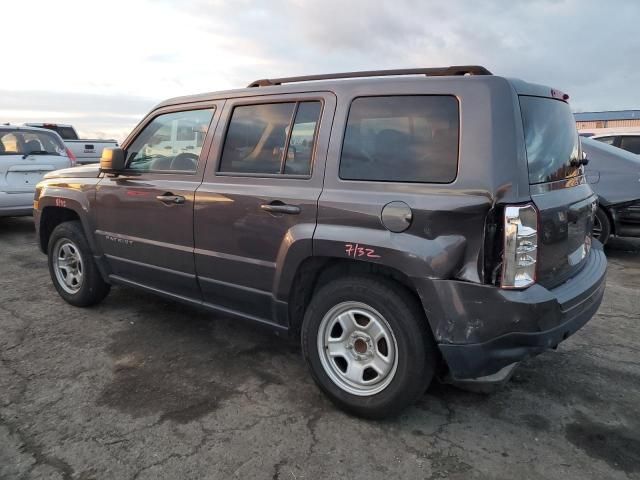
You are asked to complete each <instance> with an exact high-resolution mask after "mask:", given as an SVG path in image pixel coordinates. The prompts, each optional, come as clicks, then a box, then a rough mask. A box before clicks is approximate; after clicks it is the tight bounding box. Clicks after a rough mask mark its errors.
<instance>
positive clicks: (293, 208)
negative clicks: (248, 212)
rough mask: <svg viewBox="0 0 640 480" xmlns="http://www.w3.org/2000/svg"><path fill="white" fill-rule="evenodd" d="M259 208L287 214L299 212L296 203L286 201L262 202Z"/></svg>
mask: <svg viewBox="0 0 640 480" xmlns="http://www.w3.org/2000/svg"><path fill="white" fill-rule="evenodd" d="M260 208H261V209H262V210H264V211H265V212H269V213H287V214H289V215H298V214H299V213H300V207H298V206H297V205H287V204H286V203H282V202H280V201H278V202H272V203H263V204H262V205H260Z"/></svg>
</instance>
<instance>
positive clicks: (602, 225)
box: [593, 207, 611, 245]
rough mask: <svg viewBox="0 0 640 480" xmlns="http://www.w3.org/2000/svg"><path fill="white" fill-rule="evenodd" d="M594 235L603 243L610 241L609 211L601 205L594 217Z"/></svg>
mask: <svg viewBox="0 0 640 480" xmlns="http://www.w3.org/2000/svg"><path fill="white" fill-rule="evenodd" d="M593 236H594V237H596V238H597V239H598V240H600V242H601V243H602V244H603V245H605V244H606V243H607V242H608V241H609V237H610V236H611V222H610V221H609V217H608V216H607V213H606V212H605V211H604V210H603V209H602V208H601V207H598V209H597V210H596V214H595V216H594V218H593Z"/></svg>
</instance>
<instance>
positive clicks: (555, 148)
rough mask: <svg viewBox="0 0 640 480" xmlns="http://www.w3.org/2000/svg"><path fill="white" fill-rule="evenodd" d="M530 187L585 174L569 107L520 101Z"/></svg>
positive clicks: (526, 98)
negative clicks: (580, 160)
mask: <svg viewBox="0 0 640 480" xmlns="http://www.w3.org/2000/svg"><path fill="white" fill-rule="evenodd" d="M520 110H521V112H522V122H523V124H524V138H525V144H526V148H527V161H528V163H529V183H530V184H535V183H545V182H554V181H557V180H563V179H565V178H570V177H574V176H576V175H580V174H581V173H582V170H581V167H580V166H579V162H578V161H579V159H580V141H579V138H578V132H577V130H576V123H575V120H574V117H573V114H572V113H571V109H570V108H569V105H568V104H567V103H565V102H563V101H561V100H554V99H551V98H543V97H529V96H521V97H520Z"/></svg>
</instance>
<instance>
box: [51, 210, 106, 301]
mask: <svg viewBox="0 0 640 480" xmlns="http://www.w3.org/2000/svg"><path fill="white" fill-rule="evenodd" d="M47 250H48V252H47V253H48V260H49V273H50V275H51V280H52V281H53V285H54V287H55V288H56V290H57V291H58V293H59V294H60V296H61V297H62V298H63V299H64V300H66V301H67V302H68V303H70V304H71V305H74V306H76V307H88V306H90V305H95V304H96V303H99V302H100V301H101V300H102V299H103V298H104V297H106V296H107V294H108V293H109V289H110V286H109V284H108V283H106V282H105V281H104V280H103V279H102V276H101V275H100V272H99V271H98V267H97V265H96V263H95V261H94V259H93V257H92V255H91V250H90V248H89V244H88V243H87V240H86V238H85V236H84V232H83V231H82V227H81V226H80V222H78V221H71V222H64V223H61V224H60V225H58V226H57V227H56V228H54V230H53V232H52V233H51V237H50V238H49V244H48V249H47Z"/></svg>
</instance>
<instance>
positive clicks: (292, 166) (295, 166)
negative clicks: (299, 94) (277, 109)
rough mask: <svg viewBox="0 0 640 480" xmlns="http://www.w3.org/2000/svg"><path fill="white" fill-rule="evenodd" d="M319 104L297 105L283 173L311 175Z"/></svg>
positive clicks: (304, 103) (306, 103)
mask: <svg viewBox="0 0 640 480" xmlns="http://www.w3.org/2000/svg"><path fill="white" fill-rule="evenodd" d="M320 109H321V105H320V102H303V103H301V104H299V106H298V111H297V113H296V119H295V121H294V123H293V130H292V131H291V140H290V141H289V148H288V150H287V159H286V161H285V168H284V173H288V174H293V175H309V174H311V158H312V156H313V146H314V145H315V137H316V130H317V129H316V127H317V125H318V119H319V118H320Z"/></svg>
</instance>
